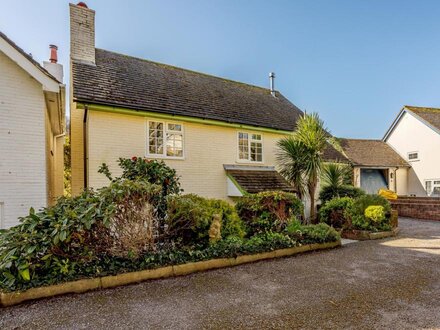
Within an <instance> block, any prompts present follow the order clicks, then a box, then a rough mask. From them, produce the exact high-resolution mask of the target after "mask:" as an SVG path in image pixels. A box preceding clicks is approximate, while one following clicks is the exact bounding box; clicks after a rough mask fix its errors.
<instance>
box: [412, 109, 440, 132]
mask: <svg viewBox="0 0 440 330" xmlns="http://www.w3.org/2000/svg"><path fill="white" fill-rule="evenodd" d="M404 108H406V109H408V110H410V111H411V112H414V113H415V114H416V115H417V116H419V117H421V118H422V119H423V120H425V121H426V122H427V123H428V124H430V125H431V126H433V127H435V128H436V129H438V130H440V109H439V108H425V107H414V106H410V105H405V107H404Z"/></svg>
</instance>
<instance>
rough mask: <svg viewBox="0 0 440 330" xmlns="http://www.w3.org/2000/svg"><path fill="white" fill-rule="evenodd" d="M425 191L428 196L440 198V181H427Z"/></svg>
mask: <svg viewBox="0 0 440 330" xmlns="http://www.w3.org/2000/svg"><path fill="white" fill-rule="evenodd" d="M425 190H426V193H427V194H428V196H440V179H435V180H426V181H425Z"/></svg>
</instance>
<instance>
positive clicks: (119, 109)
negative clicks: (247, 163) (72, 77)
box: [74, 98, 293, 135]
mask: <svg viewBox="0 0 440 330" xmlns="http://www.w3.org/2000/svg"><path fill="white" fill-rule="evenodd" d="M74 102H75V103H76V104H77V108H79V109H82V108H84V107H85V106H87V107H88V108H89V110H96V111H103V112H116V113H123V114H132V115H137V116H144V117H155V118H162V119H172V120H181V121H186V122H194V123H201V124H207V125H215V126H227V127H234V128H242V129H248V130H254V131H261V132H268V133H275V134H281V135H290V134H292V133H293V131H288V130H285V129H279V128H274V127H266V126H258V125H255V124H250V123H244V122H238V121H237V122H233V121H225V120H221V119H211V118H208V117H195V116H185V115H180V114H175V113H172V112H164V111H154V110H149V109H141V108H139V107H135V106H130V105H127V106H126V105H124V106H121V105H115V104H111V103H109V102H96V101H89V100H86V99H81V98H74Z"/></svg>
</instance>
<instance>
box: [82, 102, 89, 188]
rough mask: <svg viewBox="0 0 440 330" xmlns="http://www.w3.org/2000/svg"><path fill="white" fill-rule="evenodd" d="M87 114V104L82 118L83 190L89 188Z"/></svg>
mask: <svg viewBox="0 0 440 330" xmlns="http://www.w3.org/2000/svg"><path fill="white" fill-rule="evenodd" d="M88 113H89V107H88V106H87V104H85V105H84V118H83V161H84V164H83V167H84V173H83V175H84V189H87V188H88V186H89V182H88V181H89V180H88V168H87V167H88V166H87V164H88V157H87V118H88Z"/></svg>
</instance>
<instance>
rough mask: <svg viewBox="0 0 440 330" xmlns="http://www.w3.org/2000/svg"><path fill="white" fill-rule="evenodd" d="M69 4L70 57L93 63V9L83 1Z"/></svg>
mask: <svg viewBox="0 0 440 330" xmlns="http://www.w3.org/2000/svg"><path fill="white" fill-rule="evenodd" d="M69 6H70V58H71V59H72V60H77V61H81V62H84V63H90V64H95V11H94V10H92V9H89V8H88V7H87V5H86V4H85V3H84V2H79V3H78V4H77V5H74V4H72V3H71V4H69Z"/></svg>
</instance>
